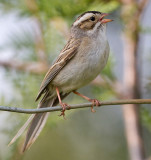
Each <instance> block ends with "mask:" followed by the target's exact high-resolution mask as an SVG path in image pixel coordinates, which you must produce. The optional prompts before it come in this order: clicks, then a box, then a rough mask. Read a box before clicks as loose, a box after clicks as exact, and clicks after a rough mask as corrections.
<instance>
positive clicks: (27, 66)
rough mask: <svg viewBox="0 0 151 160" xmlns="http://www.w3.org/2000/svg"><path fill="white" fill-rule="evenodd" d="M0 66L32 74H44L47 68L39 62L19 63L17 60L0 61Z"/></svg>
mask: <svg viewBox="0 0 151 160" xmlns="http://www.w3.org/2000/svg"><path fill="white" fill-rule="evenodd" d="M0 66H2V67H5V68H9V69H15V70H19V71H25V72H30V73H34V74H42V73H45V72H46V71H47V70H48V68H49V66H48V65H45V64H44V63H41V62H21V61H17V60H12V59H11V60H7V61H6V60H5V61H4V60H0Z"/></svg>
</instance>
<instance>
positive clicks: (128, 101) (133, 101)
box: [0, 99, 151, 114]
mask: <svg viewBox="0 0 151 160" xmlns="http://www.w3.org/2000/svg"><path fill="white" fill-rule="evenodd" d="M123 104H151V99H125V100H117V101H104V102H101V105H100V106H99V107H101V106H106V105H123ZM91 106H92V103H84V104H76V105H71V106H70V107H67V108H66V109H67V110H70V109H78V108H87V107H91ZM0 110H1V111H8V112H17V113H26V114H34V113H43V112H54V111H61V110H62V107H61V106H55V107H47V108H38V109H23V108H17V107H6V106H0Z"/></svg>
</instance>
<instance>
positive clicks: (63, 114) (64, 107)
mask: <svg viewBox="0 0 151 160" xmlns="http://www.w3.org/2000/svg"><path fill="white" fill-rule="evenodd" d="M60 105H61V107H62V111H61V114H60V115H59V116H63V118H64V119H66V118H65V111H66V108H67V107H70V106H69V105H68V104H66V103H60Z"/></svg>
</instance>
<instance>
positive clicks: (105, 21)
mask: <svg viewBox="0 0 151 160" xmlns="http://www.w3.org/2000/svg"><path fill="white" fill-rule="evenodd" d="M108 15H109V14H108V13H102V14H101V17H100V21H101V23H108V22H111V21H113V20H112V19H103V18H104V17H105V16H108Z"/></svg>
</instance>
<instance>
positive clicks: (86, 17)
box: [73, 13, 94, 26]
mask: <svg viewBox="0 0 151 160" xmlns="http://www.w3.org/2000/svg"><path fill="white" fill-rule="evenodd" d="M93 15H94V14H93V13H86V14H85V15H83V16H82V17H80V19H78V20H76V21H75V22H74V23H73V25H74V26H77V25H78V24H80V23H81V22H82V21H84V20H86V19H88V18H90V17H91V16H93Z"/></svg>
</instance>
